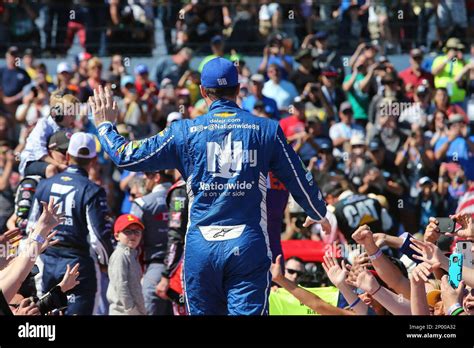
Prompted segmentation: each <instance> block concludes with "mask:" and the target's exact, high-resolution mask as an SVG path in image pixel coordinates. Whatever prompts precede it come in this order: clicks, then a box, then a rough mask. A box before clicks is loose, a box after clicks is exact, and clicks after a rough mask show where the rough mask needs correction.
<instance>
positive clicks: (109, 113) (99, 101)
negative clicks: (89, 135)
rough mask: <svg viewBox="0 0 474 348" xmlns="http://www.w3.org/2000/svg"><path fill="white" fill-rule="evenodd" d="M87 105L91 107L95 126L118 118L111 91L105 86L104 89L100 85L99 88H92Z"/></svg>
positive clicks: (113, 121)
mask: <svg viewBox="0 0 474 348" xmlns="http://www.w3.org/2000/svg"><path fill="white" fill-rule="evenodd" d="M89 105H90V107H91V108H92V116H93V117H94V123H95V126H96V127H98V126H99V125H100V124H101V123H104V122H111V123H115V121H116V120H117V118H118V115H119V110H118V107H117V103H116V102H115V101H114V99H113V96H112V92H111V91H110V89H109V88H108V87H105V90H104V89H103V88H102V86H99V89H94V97H89Z"/></svg>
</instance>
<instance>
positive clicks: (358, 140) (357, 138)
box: [351, 133, 365, 146]
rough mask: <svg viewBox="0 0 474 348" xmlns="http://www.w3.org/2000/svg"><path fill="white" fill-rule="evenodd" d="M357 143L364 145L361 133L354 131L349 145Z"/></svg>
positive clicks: (356, 144)
mask: <svg viewBox="0 0 474 348" xmlns="http://www.w3.org/2000/svg"><path fill="white" fill-rule="evenodd" d="M358 145H365V139H364V137H363V136H362V135H361V134H359V133H356V134H354V135H353V136H352V137H351V146H358Z"/></svg>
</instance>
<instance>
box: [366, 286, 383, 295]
mask: <svg viewBox="0 0 474 348" xmlns="http://www.w3.org/2000/svg"><path fill="white" fill-rule="evenodd" d="M381 288H382V284H379V288H378V289H377V290H375V291H374V292H373V293H371V294H370V293H369V294H370V296H372V297H373V296H374V295H375V294H376V293H377V292H378V291H379V290H380V289H381Z"/></svg>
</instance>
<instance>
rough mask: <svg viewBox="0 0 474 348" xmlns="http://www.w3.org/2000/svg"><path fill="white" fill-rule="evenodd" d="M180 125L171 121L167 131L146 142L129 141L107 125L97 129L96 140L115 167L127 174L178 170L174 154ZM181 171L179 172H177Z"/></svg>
mask: <svg viewBox="0 0 474 348" xmlns="http://www.w3.org/2000/svg"><path fill="white" fill-rule="evenodd" d="M179 127H180V126H178V125H176V122H173V123H172V124H171V125H170V126H169V127H168V128H166V129H165V130H163V131H161V132H160V133H158V134H156V135H154V136H152V137H150V138H146V139H142V140H133V141H129V140H128V139H126V138H125V137H123V136H122V135H120V134H119V133H118V132H117V129H116V128H115V127H114V125H113V124H112V123H110V122H103V123H101V124H100V125H99V127H98V134H99V140H100V143H101V144H102V146H103V147H104V150H105V151H106V152H107V153H108V154H109V155H110V158H111V159H112V161H113V162H114V163H115V165H116V166H118V167H121V168H127V169H128V170H131V171H145V170H146V171H157V170H162V169H174V168H177V169H182V168H181V166H180V163H179V158H178V156H177V154H176V140H177V136H176V135H177V134H180V132H181V129H180V128H179ZM181 171H182V170H181Z"/></svg>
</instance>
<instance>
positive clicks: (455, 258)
mask: <svg viewBox="0 0 474 348" xmlns="http://www.w3.org/2000/svg"><path fill="white" fill-rule="evenodd" d="M462 264H463V256H462V254H460V253H452V254H451V256H450V257H449V271H448V276H449V284H450V285H451V286H452V287H453V288H454V289H457V288H458V286H459V282H460V281H461V279H462Z"/></svg>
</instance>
